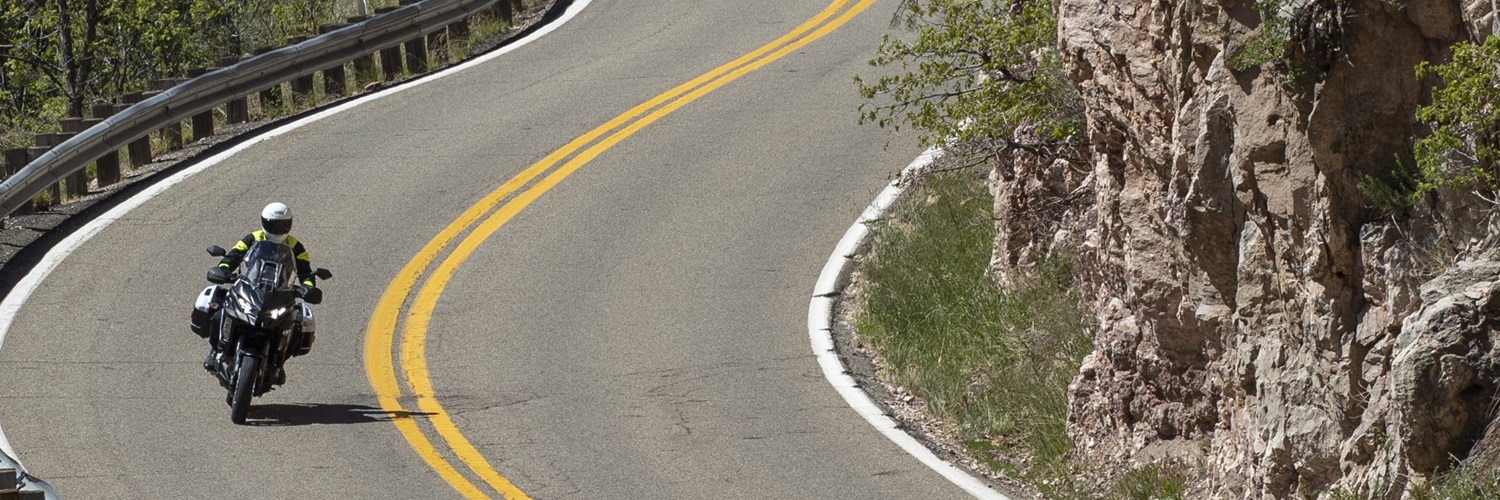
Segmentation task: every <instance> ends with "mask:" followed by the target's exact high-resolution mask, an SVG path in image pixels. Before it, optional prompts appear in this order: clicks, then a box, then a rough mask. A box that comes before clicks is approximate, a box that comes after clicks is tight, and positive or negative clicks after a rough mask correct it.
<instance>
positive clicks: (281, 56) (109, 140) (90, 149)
mask: <svg viewBox="0 0 1500 500" xmlns="http://www.w3.org/2000/svg"><path fill="white" fill-rule="evenodd" d="M497 1H508V0H425V1H422V2H419V3H415V4H412V5H408V6H405V7H401V8H399V9H396V10H393V11H391V12H388V13H385V14H381V15H379V16H376V17H373V18H371V19H369V20H366V21H363V22H360V23H358V24H354V25H351V26H348V27H345V28H342V29H339V30H336V31H332V32H329V33H326V34H323V35H319V36H317V37H315V38H312V39H310V40H307V41H305V42H302V43H299V44H296V45H292V46H288V47H283V48H281V49H277V50H273V51H270V52H267V53H264V54H260V55H257V56H253V57H250V58H249V59H245V60H244V61H241V62H239V63H236V64H233V65H231V66H227V67H224V68H221V69H219V70H216V71H213V72H210V73H207V74H204V75H202V76H199V77H197V78H193V79H191V80H188V81H186V82H184V83H183V84H181V85H177V86H175V87H172V88H171V89H168V90H166V91H163V92H162V93H161V94H158V95H156V96H155V97H152V98H150V99H146V100H145V101H142V102H140V103H138V104H135V105H132V106H130V107H129V108H126V109H125V110H124V111H122V112H120V113H117V114H115V115H114V116H111V117H109V118H106V119H104V121H103V122H101V123H99V124H98V125H95V126H93V127H89V128H88V129H86V130H84V131H83V132H80V133H79V134H78V135H76V136H74V137H73V138H71V139H68V140H67V141H65V142H63V143H62V144H59V145H57V147H54V148H52V149H51V150H49V151H47V152H46V153H43V154H42V155H41V156H38V157H37V158H36V159H35V160H32V161H31V162H30V163H28V164H26V166H25V167H24V168H22V169H21V170H19V171H17V172H16V174H15V175H12V176H11V177H10V178H8V179H5V181H4V182H0V214H7V215H8V214H10V213H12V212H15V211H16V209H17V208H19V207H21V205H22V204H24V203H27V202H29V201H30V200H31V199H32V197H35V196H36V195H37V194H39V193H41V192H42V191H43V190H45V189H47V187H48V186H51V185H53V184H56V183H57V182H58V181H60V180H62V179H64V178H66V177H67V176H68V175H70V174H73V173H75V172H78V171H80V170H82V169H83V168H84V167H85V166H87V165H88V164H89V163H91V162H93V161H94V160H95V159H97V158H99V157H101V156H103V155H105V154H108V153H110V152H113V151H117V150H119V149H121V148H124V147H126V145H128V144H129V143H131V142H132V141H135V140H137V139H140V138H142V137H145V136H146V135H147V134H149V133H151V132H152V131H154V130H157V129H160V128H162V127H165V126H168V125H171V124H173V123H178V122H181V121H183V120H187V119H189V118H190V117H192V116H193V115H196V114H199V113H203V112H205V111H208V110H211V109H213V108H214V107H216V106H218V105H220V104H223V103H225V102H228V101H230V100H233V99H237V98H240V97H244V96H248V95H250V94H252V93H255V92H258V91H260V90H262V89H264V88H266V87H270V86H272V85H277V84H280V83H281V82H286V81H289V80H292V79H295V78H298V77H302V76H306V75H311V74H313V73H316V72H318V71H320V70H323V69H325V68H328V67H330V66H334V65H339V64H343V63H345V62H348V61H351V60H353V59H356V58H358V57H361V56H364V55H367V54H371V53H374V52H376V51H379V50H380V49H385V48H390V47H394V46H397V45H400V44H402V43H403V42H406V41H409V40H412V39H415V38H418V37H421V36H424V35H426V34H428V33H431V32H433V31H436V30H438V29H442V28H444V27H446V26H448V25H449V24H453V23H455V22H458V21H459V20H461V19H463V18H466V17H469V16H472V15H474V14H476V13H478V12H480V11H482V10H484V9H485V8H487V7H489V6H491V5H492V4H494V3H496V2H497Z"/></svg>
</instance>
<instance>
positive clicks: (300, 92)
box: [286, 35, 314, 105]
mask: <svg viewBox="0 0 1500 500" xmlns="http://www.w3.org/2000/svg"><path fill="white" fill-rule="evenodd" d="M307 39H308V37H307V36H306V35H297V36H289V37H287V38H286V43H287V45H296V44H299V43H302V42H305V41H307ZM313 84H314V82H313V74H312V73H308V74H305V75H302V76H298V77H296V78H293V79H292V101H293V102H297V104H298V105H301V104H302V103H301V102H300V101H301V100H302V99H305V98H306V97H307V96H309V95H312V93H313Z"/></svg>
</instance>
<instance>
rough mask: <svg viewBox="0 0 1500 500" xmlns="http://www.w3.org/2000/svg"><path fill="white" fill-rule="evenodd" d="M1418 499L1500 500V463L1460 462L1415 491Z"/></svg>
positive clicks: (1413, 493)
mask: <svg viewBox="0 0 1500 500" xmlns="http://www.w3.org/2000/svg"><path fill="white" fill-rule="evenodd" d="M1410 493H1411V497H1412V498H1414V499H1416V500H1440V499H1441V500H1489V499H1495V498H1500V464H1497V463H1496V461H1495V460H1479V459H1471V460H1465V461H1462V462H1458V463H1457V464H1455V466H1454V467H1453V468H1452V469H1450V470H1449V471H1447V472H1444V473H1442V474H1440V475H1438V476H1437V477H1436V478H1434V479H1433V480H1432V481H1431V482H1430V483H1428V484H1425V485H1421V486H1418V487H1415V488H1412V489H1411V491H1410Z"/></svg>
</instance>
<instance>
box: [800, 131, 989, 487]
mask: <svg viewBox="0 0 1500 500" xmlns="http://www.w3.org/2000/svg"><path fill="white" fill-rule="evenodd" d="M941 154H942V152H941V150H939V149H937V148H932V149H928V150H927V151H926V152H924V153H922V155H921V156H918V157H917V159H915V160H913V161H912V162H911V164H910V165H907V166H906V168H905V169H904V170H902V171H901V175H900V176H899V177H897V178H896V180H894V181H891V183H890V185H887V186H886V187H885V190H884V191H881V192H880V195H879V196H877V197H876V198H875V201H873V202H871V203H870V206H869V207H868V208H866V209H865V211H864V213H863V214H862V215H860V217H859V219H858V220H857V221H855V223H854V225H853V226H851V227H850V228H849V231H847V232H845V233H844V237H843V239H842V240H840V241H839V243H838V245H837V246H835V247H834V252H833V255H831V256H829V257H828V263H827V264H825V265H824V266H823V272H822V274H820V275H819V276H818V282H817V283H818V284H817V285H815V289H814V293H813V295H814V296H813V299H812V302H811V303H809V304H808V307H807V336H808V338H809V339H810V340H811V342H812V349H813V353H814V354H817V355H818V364H819V365H820V366H822V368H823V377H824V378H826V379H828V383H829V384H832V385H833V388H834V389H835V390H837V391H838V393H839V395H840V396H843V397H844V401H845V402H846V403H848V404H849V407H850V408H853V409H854V411H855V412H858V413H859V415H860V416H862V417H864V418H865V420H867V421H869V422H870V425H873V426H875V428H876V429H877V430H879V431H880V433H881V434H885V437H886V438H889V439H890V440H891V441H892V442H894V443H896V445H897V446H900V447H901V449H902V450H905V451H906V453H908V454H910V455H911V456H912V457H914V458H916V459H917V460H918V461H921V462H922V463H923V464H926V465H927V466H928V467H930V468H932V470H933V471H936V472H937V473H938V474H941V475H942V476H943V477H945V478H947V479H948V480H949V481H952V482H953V484H955V485H958V487H959V488H963V490H964V491H967V492H969V494H970V495H974V497H975V498H982V499H986V500H1009V497H1007V496H1005V495H1004V494H1002V493H1000V492H998V491H995V490H994V489H993V488H990V486H989V485H988V484H985V483H984V482H983V481H980V480H979V479H978V478H976V477H974V476H973V475H971V474H969V473H968V472H966V471H964V470H963V469H960V468H958V467H957V466H955V465H953V464H952V463H949V462H948V461H946V460H943V459H941V458H938V456H937V455H936V454H934V453H933V452H932V450H929V449H927V447H926V446H923V445H922V443H921V442H919V441H917V440H916V438H913V437H912V436H911V435H910V434H907V433H906V432H905V431H902V430H901V428H900V426H899V425H897V423H896V421H895V420H894V419H892V418H891V417H890V416H889V415H886V414H885V412H884V411H883V410H881V408H880V406H878V405H876V404H875V402H874V401H873V400H871V399H870V396H869V395H868V394H866V393H865V391H864V389H863V388H861V387H860V386H859V384H858V383H857V382H855V381H854V377H851V376H849V371H848V370H847V369H845V367H844V364H843V363H842V362H841V361H839V356H838V352H837V351H835V350H834V346H833V325H832V316H833V312H832V308H833V299H832V298H830V297H828V296H827V295H829V294H830V293H832V292H836V291H837V290H833V289H831V288H830V287H831V286H833V285H832V284H835V283H839V282H841V281H843V280H844V277H845V276H847V275H848V273H849V265H848V264H849V257H851V256H852V254H853V253H854V250H855V249H857V248H859V246H860V245H861V244H863V243H864V239H865V238H867V237H869V235H870V229H869V227H867V224H869V223H870V222H873V221H876V220H879V219H880V218H881V217H882V216H883V215H884V214H885V211H886V210H888V209H890V206H891V204H892V203H893V202H895V200H896V198H897V197H898V196H900V194H901V191H902V190H903V188H902V187H901V181H902V180H903V179H905V178H906V177H907V176H908V175H909V174H911V173H913V172H916V171H918V170H921V169H923V168H926V167H927V166H928V165H930V164H932V162H933V161H934V160H936V159H937V157H938V156H940V155H941Z"/></svg>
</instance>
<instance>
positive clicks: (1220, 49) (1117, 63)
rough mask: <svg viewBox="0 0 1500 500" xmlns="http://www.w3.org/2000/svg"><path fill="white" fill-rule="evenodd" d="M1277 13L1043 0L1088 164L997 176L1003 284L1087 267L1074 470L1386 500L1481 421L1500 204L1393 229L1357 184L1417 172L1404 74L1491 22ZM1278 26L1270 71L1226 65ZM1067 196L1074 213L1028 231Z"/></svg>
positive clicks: (1499, 324)
mask: <svg viewBox="0 0 1500 500" xmlns="http://www.w3.org/2000/svg"><path fill="white" fill-rule="evenodd" d="M1276 4H1278V5H1277V7H1276V8H1272V9H1266V8H1257V7H1258V5H1257V3H1256V2H1252V1H1246V0H1239V1H1236V0H1157V1H1148V2H1142V1H1139V0H1056V1H1055V11H1056V13H1057V16H1058V26H1059V39H1060V45H1061V50H1062V53H1063V55H1064V58H1065V62H1066V67H1067V69H1068V71H1069V76H1070V78H1071V79H1072V80H1073V81H1074V82H1075V83H1076V84H1077V85H1078V87H1079V88H1080V90H1081V92H1082V94H1083V95H1084V98H1085V100H1086V101H1087V105H1088V134H1089V137H1088V144H1089V159H1090V163H1091V164H1090V165H1089V166H1088V168H1086V169H1085V171H1086V172H1088V173H1087V177H1086V178H1084V176H1083V175H1079V174H1078V173H1077V172H1076V171H1075V170H1073V169H1069V168H1066V166H1058V165H1045V164H1043V165H1037V164H1033V163H1026V162H1021V163H1019V164H1011V165H1007V166H1005V167H1003V168H1002V169H1001V170H1002V171H997V175H996V176H995V178H996V184H995V186H994V188H993V189H994V191H995V192H996V194H997V197H996V199H997V208H996V210H997V219H998V220H1000V221H1001V222H1000V236H999V237H998V240H997V255H996V261H997V262H996V264H997V267H998V268H999V269H1000V270H1001V271H1002V275H1003V274H1004V270H1005V269H1006V268H1007V267H1009V266H1016V265H1024V264H1025V258H1026V257H1025V256H1026V255H1027V254H1028V253H1029V252H1031V251H1036V250H1042V251H1067V252H1070V253H1074V254H1076V255H1079V256H1080V267H1081V268H1082V269H1084V271H1085V280H1084V281H1085V282H1086V286H1087V287H1089V296H1090V297H1092V300H1093V304H1094V306H1095V308H1096V310H1097V312H1098V316H1099V320H1100V324H1099V330H1098V334H1097V338H1096V343H1095V351H1094V353H1093V354H1092V355H1090V356H1089V357H1088V358H1087V359H1086V360H1085V362H1084V365H1083V367H1082V369H1081V371H1080V374H1079V376H1078V378H1077V379H1076V380H1075V381H1074V383H1073V384H1072V386H1071V387H1070V401H1071V408H1070V411H1069V429H1070V433H1071V434H1072V436H1073V437H1074V439H1075V442H1076V443H1077V444H1078V445H1079V449H1080V450H1081V451H1082V452H1084V453H1087V454H1089V455H1091V456H1093V457H1094V458H1096V459H1099V460H1102V461H1104V462H1105V463H1111V464H1114V465H1117V466H1121V467H1128V466H1131V465H1132V464H1135V463H1138V462H1142V461H1148V460H1159V459H1162V458H1171V459H1175V460H1182V461H1185V462H1188V463H1190V464H1196V465H1197V466H1199V467H1204V470H1207V471H1211V472H1212V474H1210V477H1211V480H1210V481H1209V482H1208V483H1206V484H1205V485H1204V487H1205V488H1207V492H1210V493H1212V494H1213V495H1214V496H1217V497H1226V498H1283V497H1289V496H1293V495H1305V494H1327V493H1328V492H1330V491H1333V490H1337V489H1341V490H1343V491H1346V492H1353V493H1361V494H1364V495H1369V496H1371V497H1374V498H1399V497H1401V496H1402V494H1403V492H1404V491H1405V490H1406V489H1407V488H1408V487H1409V486H1410V485H1411V484H1415V482H1419V481H1423V480H1425V479H1426V478H1428V477H1430V476H1431V475H1432V474H1433V473H1435V472H1438V471H1441V470H1443V469H1444V468H1445V467H1447V466H1448V464H1449V463H1450V462H1449V457H1450V456H1453V457H1459V458H1462V457H1466V456H1468V455H1469V454H1470V452H1471V450H1473V449H1475V447H1476V445H1480V446H1481V447H1482V443H1480V441H1481V440H1482V438H1483V436H1484V433H1483V430H1484V429H1485V427H1486V426H1487V425H1488V424H1489V423H1490V422H1491V421H1492V420H1493V417H1494V414H1493V404H1494V401H1495V399H1496V386H1497V383H1500V347H1497V346H1496V343H1497V342H1496V339H1500V284H1497V282H1500V264H1496V263H1495V261H1493V260H1491V258H1492V257H1494V255H1491V254H1484V253H1483V250H1484V249H1485V248H1492V247H1493V245H1492V243H1494V242H1493V241H1491V239H1490V238H1489V234H1491V233H1493V232H1495V231H1492V230H1491V228H1490V224H1489V223H1490V220H1489V219H1488V215H1489V214H1490V213H1491V212H1493V211H1494V207H1492V206H1490V205H1488V204H1487V203H1484V202H1482V201H1480V200H1479V199H1477V198H1476V197H1474V196H1473V195H1469V194H1464V193H1441V194H1439V195H1436V196H1431V197H1429V198H1428V199H1427V200H1425V201H1424V202H1423V203H1421V204H1419V206H1417V207H1415V208H1413V209H1410V210H1405V211H1401V212H1399V213H1396V214H1389V213H1385V212H1381V211H1378V210H1375V209H1372V208H1370V203H1369V202H1368V201H1367V200H1366V199H1365V197H1364V196H1363V195H1362V194H1361V193H1360V191H1359V189H1358V188H1357V185H1358V182H1359V179H1360V178H1361V175H1374V176H1384V175H1388V172H1390V171H1391V169H1392V167H1393V166H1394V164H1395V161H1396V160H1395V158H1397V157H1401V156H1405V157H1407V158H1408V160H1407V161H1408V164H1409V157H1410V151H1411V143H1412V140H1413V139H1412V138H1413V137H1414V136H1417V135H1418V134H1420V133H1422V131H1423V129H1422V128H1421V124H1419V123H1416V121H1415V119H1414V118H1413V116H1414V111H1415V110H1416V108H1417V107H1418V105H1419V104H1421V103H1423V102H1424V99H1427V98H1428V92H1429V91H1430V89H1431V87H1432V85H1434V84H1435V83H1436V82H1434V81H1430V80H1429V81H1425V82H1424V81H1418V80H1417V79H1416V78H1415V77H1414V76H1413V67H1414V66H1416V65H1417V63H1419V62H1421V61H1424V60H1430V61H1438V62H1441V61H1445V60H1446V57H1447V54H1448V50H1449V49H1448V48H1449V47H1450V46H1451V45H1452V44H1453V43H1455V42H1459V41H1465V40H1475V39H1478V38H1480V37H1482V36H1483V35H1486V34H1488V33H1490V32H1491V22H1492V19H1493V17H1494V16H1493V15H1492V13H1491V7H1492V4H1491V2H1490V1H1489V0H1463V1H1458V0H1431V1H1407V2H1394V1H1382V0H1282V1H1280V2H1276ZM1265 5H1268V4H1267V3H1265V2H1262V3H1260V4H1259V6H1260V7H1264V6H1265ZM1272 17H1276V18H1277V19H1278V20H1277V21H1274V22H1281V23H1284V24H1283V25H1284V26H1286V27H1287V33H1289V41H1288V43H1287V44H1286V45H1285V48H1286V50H1285V53H1284V54H1283V55H1282V59H1281V60H1280V61H1271V62H1265V63H1263V64H1259V65H1258V67H1257V66H1254V65H1252V67H1246V68H1244V69H1243V70H1235V69H1231V67H1232V66H1234V65H1231V64H1230V63H1229V61H1230V58H1231V57H1232V56H1234V55H1235V54H1238V53H1240V52H1241V50H1242V48H1243V47H1244V46H1245V45H1246V44H1247V43H1249V42H1250V41H1252V40H1254V39H1255V38H1256V37H1257V34H1258V33H1261V32H1262V31H1263V30H1265V29H1269V28H1268V26H1270V25H1271V23H1272V22H1273V21H1272V20H1271V18H1272ZM1278 62H1279V63H1280V64H1278ZM1048 186H1051V187H1048ZM1079 187H1082V188H1085V191H1087V190H1089V189H1091V192H1092V194H1093V196H1092V199H1091V200H1085V201H1082V202H1078V201H1077V200H1073V202H1072V203H1071V204H1070V205H1069V206H1070V208H1069V209H1067V210H1066V212H1068V213H1085V215H1086V216H1069V217H1065V218H1064V220H1063V221H1061V226H1059V221H1058V220H1056V219H1053V220H1048V221H1026V220H1025V219H1026V217H1027V215H1026V214H1027V213H1031V212H1030V211H1028V210H1026V209H1025V208H1026V207H1027V206H1036V205H1042V204H1044V203H1046V201H1047V200H1048V199H1052V200H1054V201H1055V200H1057V199H1062V198H1065V194H1066V193H1074V192H1079V190H1078V188H1079ZM1037 227H1047V228H1050V229H1049V230H1050V231H1051V232H1052V233H1053V234H1047V232H1046V231H1043V232H1038V231H1036V230H1035V228H1037Z"/></svg>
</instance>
